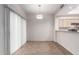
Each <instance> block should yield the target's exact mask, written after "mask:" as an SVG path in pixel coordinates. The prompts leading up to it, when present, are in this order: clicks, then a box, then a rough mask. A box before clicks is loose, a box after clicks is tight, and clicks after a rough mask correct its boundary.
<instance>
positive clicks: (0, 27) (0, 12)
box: [0, 4, 5, 54]
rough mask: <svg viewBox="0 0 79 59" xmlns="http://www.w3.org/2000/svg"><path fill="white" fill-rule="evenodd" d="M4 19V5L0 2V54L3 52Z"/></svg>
mask: <svg viewBox="0 0 79 59" xmlns="http://www.w3.org/2000/svg"><path fill="white" fill-rule="evenodd" d="M4 20H5V14H4V6H3V5H1V4H0V54H5V51H4V41H5V40H4V39H5V34H4V27H5V26H4V23H5V22H4Z"/></svg>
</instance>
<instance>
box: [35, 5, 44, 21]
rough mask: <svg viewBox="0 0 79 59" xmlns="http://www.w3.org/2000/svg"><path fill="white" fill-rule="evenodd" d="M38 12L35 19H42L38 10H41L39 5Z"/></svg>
mask: <svg viewBox="0 0 79 59" xmlns="http://www.w3.org/2000/svg"><path fill="white" fill-rule="evenodd" d="M38 8H39V11H38V14H37V15H36V19H43V15H42V14H40V10H41V5H38Z"/></svg>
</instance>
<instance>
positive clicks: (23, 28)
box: [22, 19, 27, 45]
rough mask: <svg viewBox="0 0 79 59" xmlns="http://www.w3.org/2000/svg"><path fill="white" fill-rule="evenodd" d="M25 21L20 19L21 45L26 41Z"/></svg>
mask: <svg viewBox="0 0 79 59" xmlns="http://www.w3.org/2000/svg"><path fill="white" fill-rule="evenodd" d="M26 31H27V30H26V21H25V20H24V19H22V34H23V35H22V45H23V44H24V43H25V42H26Z"/></svg>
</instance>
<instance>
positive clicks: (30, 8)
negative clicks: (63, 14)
mask: <svg viewBox="0 0 79 59" xmlns="http://www.w3.org/2000/svg"><path fill="white" fill-rule="evenodd" d="M21 6H22V8H23V9H24V10H25V11H26V12H27V13H35V14H37V13H47V14H54V13H55V12H57V11H58V10H59V9H60V7H61V6H62V4H40V7H39V4H23V5H21Z"/></svg>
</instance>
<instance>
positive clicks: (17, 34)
mask: <svg viewBox="0 0 79 59" xmlns="http://www.w3.org/2000/svg"><path fill="white" fill-rule="evenodd" d="M25 42H26V20H24V19H23V18H22V17H20V16H19V15H17V14H16V13H14V12H12V11H10V53H11V54H12V53H14V52H15V51H16V50H17V49H19V48H20V47H21V46H22V45H23V44H24V43H25Z"/></svg>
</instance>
